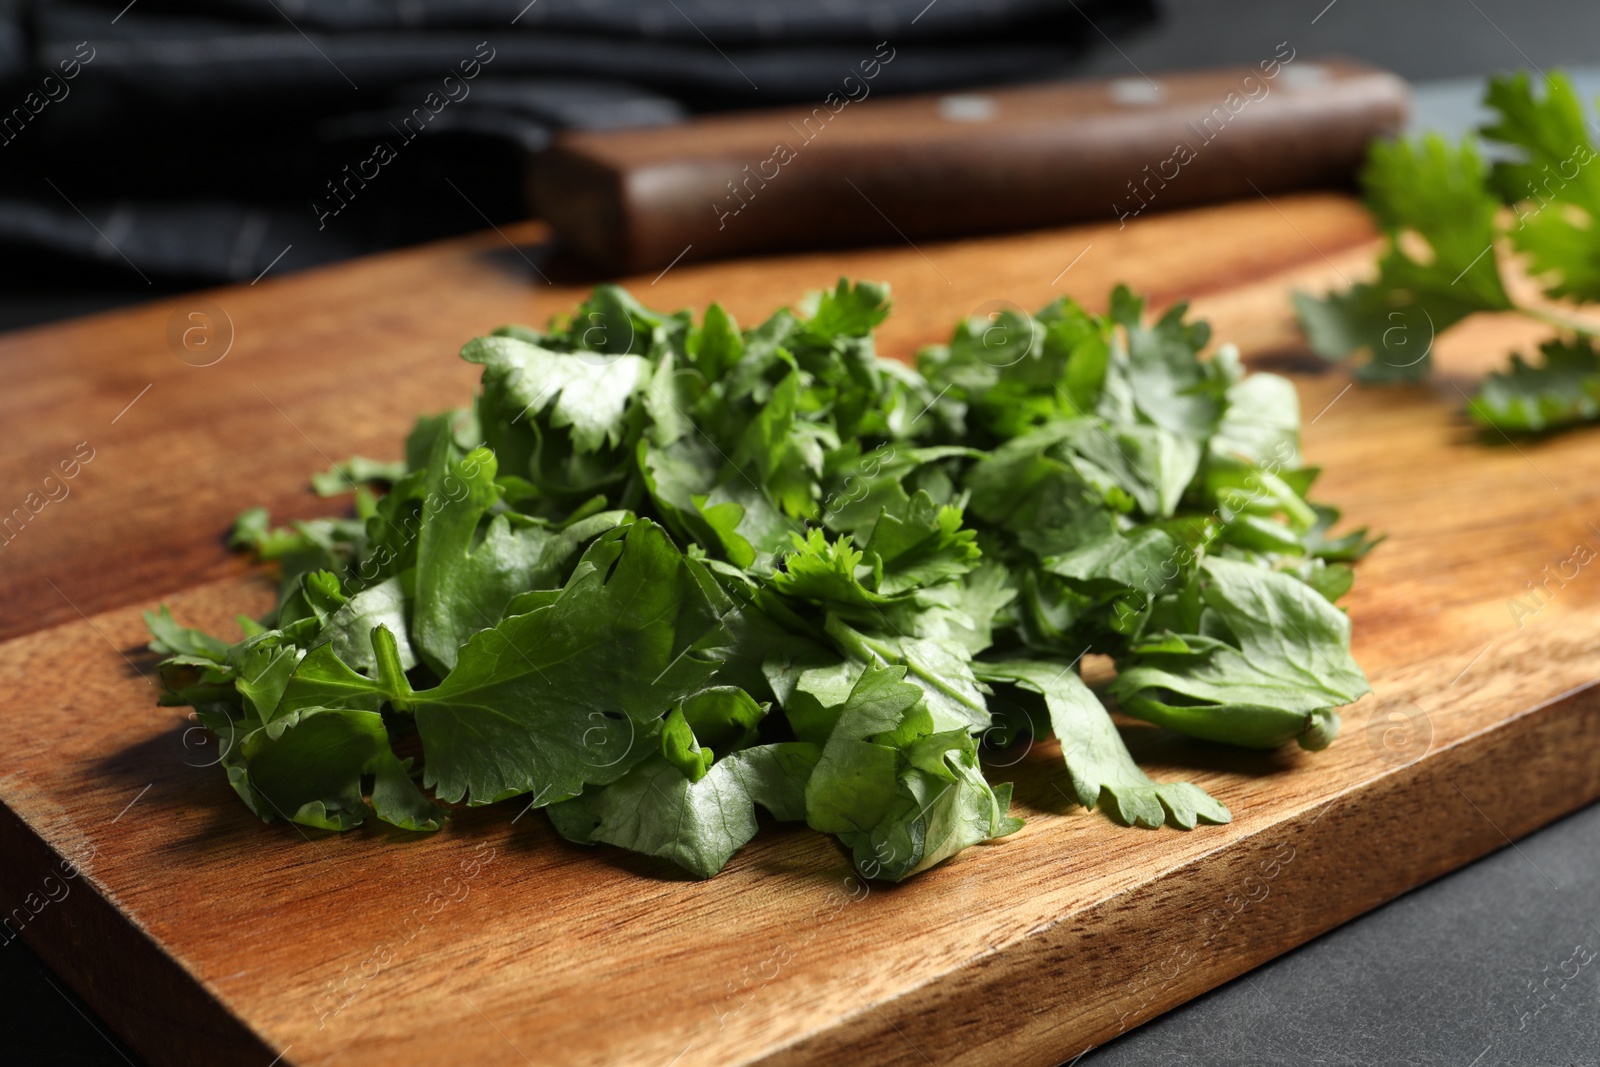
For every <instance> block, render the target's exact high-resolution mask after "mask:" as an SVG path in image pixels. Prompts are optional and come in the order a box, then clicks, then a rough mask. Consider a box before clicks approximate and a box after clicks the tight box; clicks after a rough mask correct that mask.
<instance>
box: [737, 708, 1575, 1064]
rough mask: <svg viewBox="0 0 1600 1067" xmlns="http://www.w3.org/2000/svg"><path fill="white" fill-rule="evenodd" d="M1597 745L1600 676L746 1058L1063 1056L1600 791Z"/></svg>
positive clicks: (1044, 1060) (991, 1059) (960, 1060)
mask: <svg viewBox="0 0 1600 1067" xmlns="http://www.w3.org/2000/svg"><path fill="white" fill-rule="evenodd" d="M1348 740H1349V741H1354V740H1355V737H1354V732H1353V731H1352V732H1351V736H1350V738H1349V739H1348ZM1597 751H1600V682H1595V683H1590V684H1587V685H1584V686H1582V687H1580V688H1578V689H1574V690H1572V691H1570V692H1568V693H1564V694H1562V695H1561V696H1558V697H1555V698H1553V699H1552V700H1550V701H1547V702H1546V703H1544V704H1541V705H1538V706H1537V707H1534V708H1531V709H1529V710H1528V711H1526V712H1524V713H1522V714H1520V715H1516V716H1513V717H1511V718H1508V719H1506V720H1503V721H1502V722H1501V723H1499V724H1497V725H1495V726H1493V727H1490V728H1488V729H1485V730H1482V731H1480V732H1478V733H1475V734H1471V735H1469V736H1467V737H1465V738H1462V739H1461V740H1459V741H1457V742H1455V743H1454V744H1452V745H1450V746H1448V747H1446V748H1444V749H1441V750H1439V751H1436V752H1432V753H1426V754H1424V756H1423V757H1422V758H1420V759H1418V760H1416V761H1414V762H1411V763H1408V764H1406V765H1404V766H1400V767H1397V768H1396V769H1395V770H1393V771H1391V772H1389V773H1386V774H1384V775H1381V776H1379V777H1376V778H1373V779H1370V780H1368V781H1367V782H1365V783H1362V784H1360V785H1358V786H1355V787H1352V788H1351V789H1348V790H1346V791H1344V792H1342V793H1340V794H1339V795H1337V796H1336V797H1334V798H1333V799H1332V800H1330V801H1327V802H1324V803H1320V804H1318V805H1316V806H1315V807H1312V808H1307V809H1305V810H1303V811H1301V812H1300V813H1298V814H1297V815H1295V816H1293V817H1291V818H1289V819H1286V820H1284V821H1282V822H1279V823H1276V824H1274V825H1272V826H1270V827H1267V828H1265V829H1263V830H1262V831H1260V832H1258V833H1256V834H1253V835H1251V837H1249V838H1246V839H1244V840H1241V841H1238V842H1236V843H1234V844H1233V845H1230V846H1227V847H1226V848H1221V849H1218V850H1217V851H1215V852H1212V853H1208V854H1206V855H1204V856H1202V857H1200V858H1198V859H1196V860H1194V861H1192V862H1190V863H1187V864H1184V865H1183V866H1180V867H1177V868H1174V869H1172V870H1170V871H1167V872H1166V873H1164V874H1162V875H1160V876H1158V877H1156V878H1153V879H1151V880H1150V881H1148V882H1145V883H1143V884H1142V885H1140V886H1138V887H1137V888H1135V889H1133V890H1130V891H1129V892H1127V893H1123V894H1120V895H1118V896H1116V897H1114V898H1112V899H1110V900H1106V901H1103V902H1101V903H1099V904H1097V905H1095V906H1093V907H1090V908H1088V909H1086V910H1085V911H1083V912H1081V913H1077V914H1074V915H1072V916H1069V917H1068V918H1066V919H1065V920H1063V921H1062V922H1060V923H1056V924H1049V925H1046V926H1042V927H1040V928H1038V929H1035V930H1033V931H1029V932H1028V933H1027V934H1026V935H1024V936H1023V937H1021V938H1019V939H1017V940H1016V941H1014V942H1012V943H1010V944H1006V945H998V946H994V947H992V948H991V949H990V950H988V951H986V952H984V953H982V954H980V955H978V956H977V957H975V958H973V959H971V960H969V961H967V962H966V963H964V964H963V965H962V966H960V967H958V968H956V969H954V970H952V971H949V972H946V973H945V974H943V975H941V976H939V977H937V978H935V979H932V980H930V981H929V982H927V983H925V984H924V985H922V986H920V987H918V988H916V989H914V990H911V991H909V992H906V993H904V994H901V995H899V996H897V997H894V998H892V999H889V1000H885V1001H879V1002H870V1001H867V1000H865V999H864V1000H863V1003H862V1005H861V1007H860V1008H859V1009H858V1010H857V1011H856V1012H855V1013H854V1014H853V1015H852V1016H851V1017H849V1018H848V1019H846V1020H843V1021H842V1022H841V1023H840V1024H838V1025H836V1026H832V1027H829V1028H827V1029H824V1030H819V1031H816V1032H813V1033H811V1034H807V1035H803V1036H801V1037H799V1038H797V1039H796V1040H794V1041H792V1042H790V1043H788V1044H786V1045H784V1046H782V1047H779V1048H775V1049H768V1050H765V1051H763V1052H760V1053H758V1054H756V1055H754V1056H752V1057H751V1058H750V1059H748V1060H745V1061H743V1062H744V1063H745V1064H747V1065H749V1067H755V1065H759V1067H793V1065H799V1064H816V1063H835V1062H839V1063H843V1062H857V1063H882V1064H904V1065H906V1067H927V1065H928V1064H929V1063H940V1064H961V1065H963V1067H979V1065H984V1067H988V1065H994V1067H1026V1065H1031V1064H1038V1065H1040V1067H1051V1065H1056V1064H1061V1063H1065V1062H1067V1061H1069V1060H1071V1059H1072V1058H1073V1057H1075V1056H1079V1055H1082V1054H1083V1053H1084V1052H1086V1051H1088V1050H1089V1049H1090V1048H1093V1047H1096V1046H1099V1045H1102V1044H1104V1043H1105V1042H1107V1041H1110V1040H1111V1039H1112V1038H1114V1037H1116V1036H1118V1035H1119V1034H1120V1033H1122V1032H1124V1031H1125V1030H1128V1029H1132V1028H1133V1027H1135V1026H1138V1025H1139V1024H1141V1023H1144V1022H1148V1021H1149V1020H1150V1019H1153V1018H1155V1017H1156V1016H1157V1015H1160V1014H1161V1013H1163V1012H1165V1011H1168V1010H1170V1009H1172V1008H1174V1007H1176V1006H1178V1005H1179V1004H1182V1003H1184V1002H1186V1001H1188V1000H1191V999H1193V998H1194V997H1196V996H1198V995H1200V994H1201V993H1204V992H1206V991H1208V990H1210V989H1213V988H1216V987H1217V986H1220V985H1222V984H1223V983H1225V982H1228V981H1230V980H1232V979H1234V978H1236V977H1238V976H1239V975H1241V974H1244V973H1246V972H1248V971H1250V970H1253V969H1254V968H1256V967H1258V966H1260V965H1261V964H1263V963H1265V962H1267V961H1268V960H1271V959H1273V958H1274V957H1276V956H1279V955H1281V954H1283V953H1285V952H1288V951H1289V950H1291V949H1294V948H1297V947H1299V946H1300V945H1302V944H1305V943H1306V942H1308V941H1310V940H1312V939H1313V938H1316V937H1318V936H1320V935H1322V934H1324V933H1327V932H1328V931H1329V930H1332V929H1334V928H1335V927H1337V926H1340V925H1342V924H1343V923H1346V922H1348V921H1350V920H1351V919H1354V918H1356V917H1357V916H1359V915H1362V914H1364V913H1366V912H1368V911H1371V910H1372V909H1374V908H1376V907H1378V906H1380V905H1382V904H1385V903H1387V902H1389V901H1391V900H1393V899H1395V898H1396V897H1399V896H1401V895H1403V894H1404V893H1406V892H1409V891H1410V890H1412V889H1415V888H1417V887H1418V886H1421V885H1423V884H1425V883H1427V882H1430V881H1433V880H1434V879H1436V878H1439V877H1441V876H1443V875H1445V874H1448V873H1450V872H1451V871H1454V870H1456V869H1458V868H1460V867H1462V866H1464V865H1465V864H1467V863H1470V862H1472V861H1473V860H1476V859H1479V858H1480V857H1482V856H1485V855H1487V854H1489V853H1490V852H1493V851H1495V850H1497V849H1499V848H1502V847H1505V846H1507V845H1510V844H1512V843H1513V842H1514V841H1515V839H1517V838H1519V837H1522V836H1524V835H1526V834H1528V833H1531V832H1532V831H1534V830H1536V829H1538V828H1540V827H1542V826H1544V825H1546V824H1548V823H1551V822H1553V821H1555V820H1556V819H1558V818H1560V817H1562V816H1564V815H1568V814H1570V813H1572V812H1574V811H1576V810H1578V809H1579V808H1581V807H1583V806H1584V805H1586V804H1589V803H1590V802H1592V801H1594V800H1595V799H1597V798H1600V760H1596V759H1595V758H1594V753H1595V752H1597ZM1325 815H1328V816H1329V817H1328V818H1327V819H1324V818H1323V816H1325ZM1130 832H1134V831H1130ZM1529 876H1530V877H1540V875H1539V874H1535V873H1534V872H1532V871H1530V872H1529ZM1253 898H1254V899H1253ZM1099 946H1105V951H1104V952H1101V951H1100V949H1099ZM1152 961H1153V962H1152ZM1041 975H1045V976H1048V977H1049V979H1052V980H1048V981H1046V982H1044V983H1040V982H1039V978H1040V976H1041ZM1024 978H1025V979H1026V980H1027V981H1029V982H1032V983H1035V984H1042V985H1044V987H1045V988H1046V989H1047V990H1048V992H1047V994H1046V996H1045V997H1043V998H1038V997H1036V998H1032V999H1029V1000H1027V1001H1026V1002H1024V1001H1023V1000H1022V999H1021V998H1020V996H1019V994H1018V993H1017V992H1016V990H1017V988H1019V986H1020V984H1021V983H1022V981H1023V980H1024Z"/></svg>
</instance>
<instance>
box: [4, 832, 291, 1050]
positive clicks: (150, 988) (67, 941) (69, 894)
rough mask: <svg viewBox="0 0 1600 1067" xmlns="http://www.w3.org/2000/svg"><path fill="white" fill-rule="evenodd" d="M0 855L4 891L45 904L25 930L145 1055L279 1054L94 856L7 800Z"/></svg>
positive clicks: (15, 897) (51, 962)
mask: <svg viewBox="0 0 1600 1067" xmlns="http://www.w3.org/2000/svg"><path fill="white" fill-rule="evenodd" d="M0 855H3V856H4V857H5V858H6V863H5V864H4V866H3V867H0V892H3V893H4V894H5V896H4V898H3V899H5V900H8V901H9V900H17V901H22V902H23V904H22V907H23V908H25V909H26V910H27V911H28V912H30V913H31V912H32V907H31V906H29V905H28V903H27V902H28V901H29V900H37V901H39V902H40V905H41V906H40V909H39V911H38V912H37V914H30V917H29V918H28V919H27V921H26V924H25V925H24V926H23V927H22V928H21V930H20V931H18V932H17V936H20V937H21V938H22V940H23V941H24V942H26V943H27V945H28V946H29V947H30V948H31V949H33V951H34V952H36V953H38V955H39V956H40V958H41V959H43V960H44V962H45V963H46V964H48V965H49V966H50V968H51V970H53V971H55V972H56V974H58V975H60V976H61V977H62V978H63V979H65V980H66V982H67V984H68V985H70V986H71V987H72V988H73V990H74V991H75V992H76V993H77V994H78V995H79V996H80V997H81V998H82V999H83V1000H84V1001H85V1002H87V1003H88V1004H89V1005H90V1006H91V1007H93V1008H94V1010H95V1011H96V1012H98V1013H99V1015H100V1016H101V1018H102V1019H104V1020H105V1021H106V1022H107V1023H108V1024H109V1025H110V1026H111V1028H112V1029H113V1030H114V1031H115V1032H116V1034H117V1036H118V1037H120V1038H122V1040H123V1041H125V1042H127V1044H128V1045H129V1046H130V1047H132V1048H133V1049H134V1051H136V1052H138V1054H139V1055H140V1056H142V1057H144V1058H145V1059H146V1060H148V1061H149V1062H151V1063H160V1064H174V1065H183V1067H190V1065H193V1067H208V1065H213V1064H241V1065H244V1064H248V1065H251V1067H261V1065H262V1064H265V1063H275V1062H278V1060H279V1051H280V1050H277V1049H273V1048H271V1047H270V1046H268V1044H267V1043H266V1042H265V1041H264V1040H262V1038H261V1037H260V1036H259V1035H258V1034H256V1033H255V1032H254V1031H253V1030H251V1029H250V1028H249V1027H248V1026H246V1025H245V1024H244V1022H242V1021H241V1020H240V1019H239V1018H238V1017H237V1016H235V1015H234V1014H233V1013H232V1012H231V1011H229V1010H228V1008H227V1007H226V1006H225V1005H224V1004H223V1003H222V1002H221V1001H219V1000H218V999H217V998H216V997H215V996H214V995H212V993H211V992H210V991H209V990H208V989H206V988H205V987H204V985H202V983H201V982H200V981H199V980H197V979H196V978H195V976H194V975H192V974H191V973H189V971H188V970H186V969H185V968H184V966H183V965H182V964H181V963H179V962H178V961H177V960H176V959H174V958H173V957H172V956H170V955H169V954H168V953H167V952H166V951H165V950H164V949H162V948H161V946H160V945H158V944H157V943H156V942H155V941H154V940H153V939H152V938H151V937H150V936H149V935H148V934H147V933H146V932H145V931H144V930H142V929H140V928H139V927H138V926H136V925H134V924H133V923H132V922H130V921H129V919H128V917H127V916H126V915H123V914H122V913H120V912H119V911H118V910H117V908H116V906H115V905H114V904H112V903H111V902H110V901H109V900H107V899H106V897H105V896H104V895H102V894H101V892H100V890H99V888H98V887H97V886H96V885H95V884H94V875H93V863H92V862H84V860H85V857H83V856H76V857H68V856H62V855H60V854H59V853H58V852H57V851H56V850H55V849H54V848H52V847H51V846H50V845H48V844H46V843H45V841H44V839H43V838H42V837H41V836H40V835H39V834H38V833H37V832H36V831H35V830H34V828H33V827H32V826H31V825H29V824H28V823H27V822H26V820H24V819H23V818H21V817H20V816H19V815H17V814H16V813H15V812H13V811H12V810H11V809H10V808H9V807H8V806H6V805H4V804H0ZM79 865H81V866H79ZM74 870H76V871H77V872H78V873H76V874H75V875H70V876H69V875H68V874H67V873H66V872H68V871H74ZM52 883H53V885H54V888H52ZM58 894H59V895H60V899H59V900H57V899H55V898H56V896H57V895H58ZM8 914H9V913H8ZM12 932H13V931H12V930H11V929H10V928H6V930H5V934H7V935H9V934H12ZM6 943H9V941H8V942H6ZM0 947H3V946H0ZM243 962H244V961H241V963H243ZM284 1062H286V1063H287V1062H288V1061H287V1060H284Z"/></svg>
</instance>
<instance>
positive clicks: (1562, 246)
mask: <svg viewBox="0 0 1600 1067" xmlns="http://www.w3.org/2000/svg"><path fill="white" fill-rule="evenodd" d="M1484 104H1485V106H1486V107H1488V108H1489V109H1491V110H1492V111H1493V112H1495V118H1494V120H1493V121H1492V122H1490V123H1489V124H1488V125H1486V126H1484V127H1483V128H1482V129H1481V130H1479V131H1478V132H1479V135H1480V136H1481V138H1482V139H1483V141H1484V142H1485V143H1486V145H1487V147H1488V149H1489V152H1490V154H1491V156H1492V158H1493V159H1494V162H1493V164H1492V165H1490V164H1489V163H1487V162H1486V161H1485V158H1484V154H1483V153H1482V152H1481V151H1480V149H1479V146H1478V142H1477V140H1475V139H1474V138H1470V137H1469V138H1467V139H1465V140H1463V141H1461V142H1460V143H1458V144H1451V143H1449V142H1448V141H1446V140H1445V139H1444V138H1442V137H1439V136H1438V135H1429V136H1427V137H1424V138H1422V139H1420V140H1417V141H1412V142H1406V141H1394V142H1378V143H1375V144H1374V145H1373V146H1372V149H1371V153H1370V156H1369V158H1368V161H1367V166H1366V169H1365V170H1364V171H1363V173H1362V178H1361V181H1362V187H1363V190H1364V193H1365V197H1366V202H1367V206H1368V208H1369V209H1370V210H1371V212H1372V215H1373V218H1374V220H1375V221H1376V222H1377V224H1378V227H1379V229H1380V230H1381V231H1382V233H1383V236H1384V238H1385V247H1384V251H1383V253H1382V255H1381V257H1380V259H1379V261H1378V276H1377V278H1376V279H1375V280H1373V281H1370V282H1361V283H1358V284H1355V285H1353V286H1351V287H1350V288H1349V289H1347V290H1345V291H1343V292H1334V293H1329V294H1327V295H1326V296H1324V297H1322V298H1320V299H1319V298H1316V297H1312V296H1310V295H1308V294H1305V293H1296V294H1295V297H1294V302H1295V308H1296V310H1297V311H1298V313H1299V316H1300V322H1301V325H1302V326H1303V327H1304V329H1305V331H1306V336H1307V338H1308V340H1309V341H1310V343H1311V346H1312V348H1314V349H1315V350H1316V351H1317V352H1319V353H1321V354H1322V355H1324V356H1326V357H1328V358H1329V359H1334V360H1346V359H1353V369H1354V373H1355V376H1356V377H1357V378H1358V379H1359V380H1362V381H1366V382H1380V383H1387V382H1406V381H1417V380H1420V379H1422V378H1425V377H1427V375H1428V374H1429V372H1430V370H1431V369H1432V350H1433V345H1434V342H1435V340H1436V339H1437V337H1438V335H1439V334H1441V333H1443V332H1445V331H1446V330H1448V329H1450V328H1451V327H1453V326H1455V325H1456V324H1457V323H1459V322H1460V321H1462V320H1463V319H1465V318H1467V317H1468V316H1470V315H1475V314H1479V313H1496V314H1499V313H1510V314H1517V315H1522V316H1525V317H1527V318H1531V319H1533V320H1535V321H1538V322H1540V323H1543V324H1545V325H1547V326H1550V327H1552V328H1553V329H1554V330H1555V331H1556V337H1555V338H1554V339H1552V340H1551V341H1549V342H1547V343H1545V344H1544V345H1542V346H1541V348H1540V355H1541V357H1542V358H1541V359H1540V360H1539V361H1538V362H1528V361H1527V360H1525V359H1524V358H1523V357H1522V356H1521V355H1518V354H1515V353H1513V354H1512V355H1511V357H1510V364H1509V366H1508V368H1507V369H1506V370H1504V371H1501V372H1497V373H1494V374H1490V375H1489V376H1488V377H1487V378H1485V379H1484V381H1483V383H1482V385H1481V386H1480V388H1479V390H1478V392H1477V395H1476V396H1475V397H1473V398H1471V400H1470V401H1469V403H1468V410H1469V411H1470V413H1471V415H1472V417H1473V418H1474V419H1476V420H1477V421H1478V422H1479V423H1480V424H1482V425H1484V426H1486V427H1493V428H1495V429H1498V430H1500V431H1503V432H1507V433H1539V432H1545V431H1551V430H1558V429H1563V428H1566V427H1570V426H1574V425H1578V424H1581V423H1588V422H1594V421H1596V420H1597V419H1600V350H1597V349H1596V347H1595V344H1596V341H1597V339H1600V321H1593V322H1592V321H1588V320H1586V319H1584V318H1583V317H1581V316H1574V315H1573V314H1572V313H1570V312H1569V310H1568V309H1569V308H1570V307H1571V306H1572V305H1574V304H1578V305H1581V304H1585V303H1594V302H1596V301H1600V229H1597V222H1600V165H1597V164H1596V158H1597V152H1596V150H1595V148H1594V146H1593V142H1592V140H1591V137H1590V130H1591V125H1590V123H1589V120H1588V119H1587V117H1586V116H1585V114H1584V108H1583V104H1582V103H1581V101H1579V99H1578V96H1577V94H1576V92H1575V91H1574V90H1573V88H1572V84H1571V83H1570V82H1569V81H1568V80H1567V79H1566V78H1565V77H1564V76H1563V75H1561V74H1560V73H1552V74H1551V75H1550V76H1549V77H1548V78H1547V79H1546V81H1545V85H1544V91H1543V93H1542V95H1536V93H1535V90H1534V85H1533V83H1532V81H1531V80H1530V78H1529V77H1528V75H1527V74H1526V73H1519V74H1516V75H1513V76H1509V77H1499V78H1492V79H1491V80H1490V81H1489V85H1488V90H1487V92H1486V94H1485V97H1484ZM1512 258H1520V260H1521V263H1522V266H1523V268H1524V271H1525V273H1526V274H1527V275H1528V276H1529V277H1530V278H1531V280H1532V281H1533V282H1534V284H1535V285H1536V287H1537V289H1538V291H1539V292H1540V294H1541V297H1542V299H1539V300H1537V301H1533V300H1529V299H1526V298H1519V297H1516V296H1513V295H1512V291H1511V290H1512V286H1510V285H1508V284H1507V280H1506V278H1505V277H1504V274H1503V271H1502V266H1501V263H1502V260H1504V259H1512Z"/></svg>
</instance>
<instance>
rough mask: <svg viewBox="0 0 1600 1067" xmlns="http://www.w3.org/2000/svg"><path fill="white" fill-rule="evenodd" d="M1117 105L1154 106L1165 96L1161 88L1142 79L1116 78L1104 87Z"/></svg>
mask: <svg viewBox="0 0 1600 1067" xmlns="http://www.w3.org/2000/svg"><path fill="white" fill-rule="evenodd" d="M1106 91H1107V92H1109V93H1110V94H1111V99H1112V101H1113V102H1115V103H1118V104H1156V103H1160V101H1161V98H1162V97H1163V96H1165V95H1166V93H1165V92H1164V91H1163V90H1162V88H1161V86H1160V85H1158V84H1157V83H1155V82H1151V81H1146V80H1144V79H1143V78H1118V79H1116V80H1115V81H1113V82H1111V83H1110V84H1108V85H1107V86H1106Z"/></svg>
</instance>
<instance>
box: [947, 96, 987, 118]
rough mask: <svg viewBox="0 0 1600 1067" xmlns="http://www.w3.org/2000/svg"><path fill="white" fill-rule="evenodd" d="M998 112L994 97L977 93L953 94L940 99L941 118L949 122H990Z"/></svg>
mask: <svg viewBox="0 0 1600 1067" xmlns="http://www.w3.org/2000/svg"><path fill="white" fill-rule="evenodd" d="M997 110H998V108H996V107H995V103H994V99H993V98H992V97H988V96H979V95H978V94H976V93H952V94H951V95H949V96H941V97H940V98H939V117H940V118H942V119H945V120H946V121H948V122H989V121H990V120H992V119H993V118H994V116H995V112H996V111H997Z"/></svg>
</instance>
